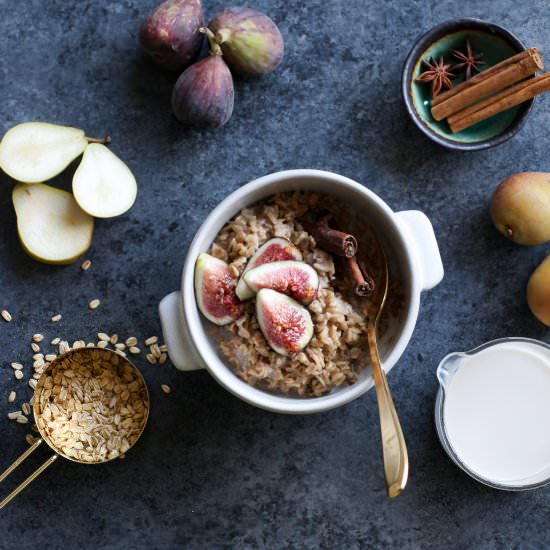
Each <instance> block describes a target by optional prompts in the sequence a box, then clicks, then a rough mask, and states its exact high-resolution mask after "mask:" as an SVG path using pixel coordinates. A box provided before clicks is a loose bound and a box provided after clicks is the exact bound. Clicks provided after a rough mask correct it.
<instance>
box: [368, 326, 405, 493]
mask: <svg viewBox="0 0 550 550" xmlns="http://www.w3.org/2000/svg"><path fill="white" fill-rule="evenodd" d="M368 337H369V350H370V356H371V361H372V374H373V378H374V383H375V387H376V399H377V401H378V414H379V416H380V431H381V435H382V454H383V457H384V477H385V478H386V491H387V493H388V496H389V497H390V498H395V497H396V496H397V495H399V494H400V493H401V491H403V489H405V485H406V484H407V478H408V476H409V456H408V454H407V445H406V443H405V438H404V437H403V431H402V430H401V424H400V423H399V418H398V417H397V412H396V410H395V405H394V404H393V399H392V397H391V393H390V388H389V386H388V381H387V379H386V373H385V372H384V369H383V368H382V365H381V364H380V356H379V354H378V346H377V345H376V327H375V324H374V323H370V322H369V326H368Z"/></svg>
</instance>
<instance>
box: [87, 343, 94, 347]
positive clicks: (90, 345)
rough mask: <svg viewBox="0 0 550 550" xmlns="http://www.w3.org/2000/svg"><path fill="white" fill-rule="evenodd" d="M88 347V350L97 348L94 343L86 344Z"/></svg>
mask: <svg viewBox="0 0 550 550" xmlns="http://www.w3.org/2000/svg"><path fill="white" fill-rule="evenodd" d="M86 347H87V348H95V344H94V343H93V342H88V343H87V344H86Z"/></svg>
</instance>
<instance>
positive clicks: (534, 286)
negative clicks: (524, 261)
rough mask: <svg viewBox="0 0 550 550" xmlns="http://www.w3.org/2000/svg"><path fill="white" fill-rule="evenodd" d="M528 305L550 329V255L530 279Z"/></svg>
mask: <svg viewBox="0 0 550 550" xmlns="http://www.w3.org/2000/svg"><path fill="white" fill-rule="evenodd" d="M527 303H528V304H529V307H530V308H531V311H532V312H533V315H534V316H535V317H536V318H537V319H538V320H539V321H540V322H541V323H543V324H545V325H546V326H547V327H550V255H549V256H547V257H546V259H545V260H544V261H543V262H542V263H541V264H540V265H539V267H537V269H535V271H534V272H533V274H532V275H531V278H530V279H529V283H528V284H527Z"/></svg>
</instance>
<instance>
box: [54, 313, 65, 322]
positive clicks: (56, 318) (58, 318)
mask: <svg viewBox="0 0 550 550" xmlns="http://www.w3.org/2000/svg"><path fill="white" fill-rule="evenodd" d="M61 319H63V316H62V315H61V313H58V314H57V315H54V316H53V317H52V319H51V321H52V323H59V321H61Z"/></svg>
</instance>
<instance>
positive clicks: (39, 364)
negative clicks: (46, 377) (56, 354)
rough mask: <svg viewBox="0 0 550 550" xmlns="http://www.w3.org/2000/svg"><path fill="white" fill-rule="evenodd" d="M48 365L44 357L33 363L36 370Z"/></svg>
mask: <svg viewBox="0 0 550 550" xmlns="http://www.w3.org/2000/svg"><path fill="white" fill-rule="evenodd" d="M45 366H46V363H45V361H44V359H37V360H36V361H35V362H34V363H33V364H32V368H33V369H34V370H38V369H41V368H43V367H45Z"/></svg>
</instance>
